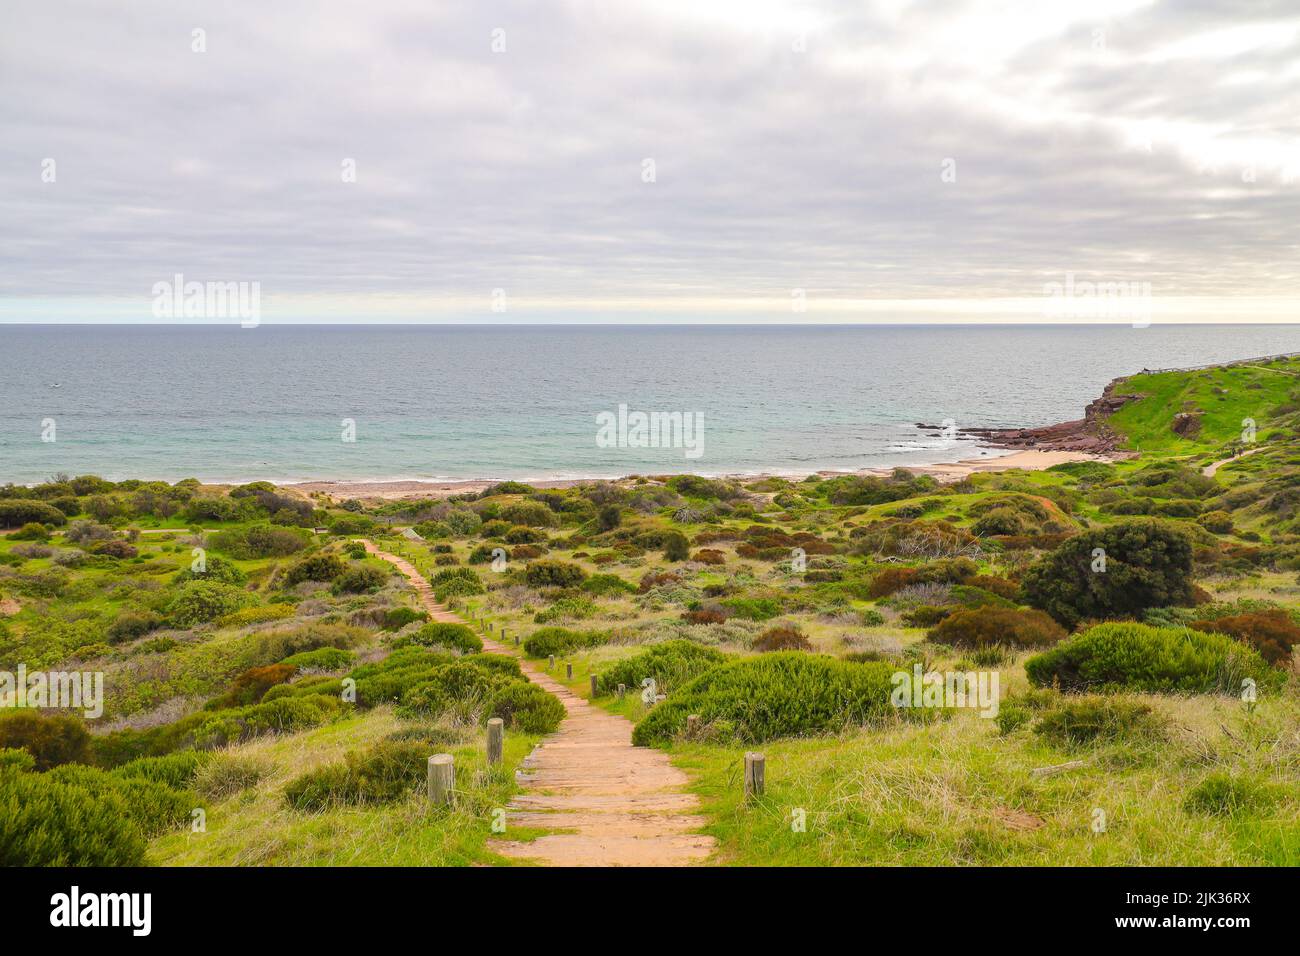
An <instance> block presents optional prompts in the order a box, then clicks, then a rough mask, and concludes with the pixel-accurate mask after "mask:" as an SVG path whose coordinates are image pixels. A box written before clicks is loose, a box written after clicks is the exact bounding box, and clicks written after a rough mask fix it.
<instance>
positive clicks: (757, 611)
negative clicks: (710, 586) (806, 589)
mask: <svg viewBox="0 0 1300 956" xmlns="http://www.w3.org/2000/svg"><path fill="white" fill-rule="evenodd" d="M722 605H723V607H725V608H726V609H727V610H728V611H729V612H730V614H731V616H732V617H739V618H743V619H745V620H746V621H767V620H771V619H772V618H774V617H776V616H777V615H778V614H780V613H781V611H782V610H783V607H782V605H781V600H780V599H779V598H743V597H735V598H727V599H726V600H724V601H723V602H722Z"/></svg>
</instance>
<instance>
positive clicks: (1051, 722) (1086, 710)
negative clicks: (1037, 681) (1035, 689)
mask: <svg viewBox="0 0 1300 956" xmlns="http://www.w3.org/2000/svg"><path fill="white" fill-rule="evenodd" d="M1164 725H1165V721H1164V719H1163V718H1162V717H1161V716H1160V715H1159V714H1157V713H1156V712H1155V711H1153V710H1152V709H1151V708H1150V707H1149V706H1148V705H1146V704H1143V703H1141V702H1140V701H1133V700H1125V699H1124V698H1122V697H1080V698H1077V699H1075V700H1067V701H1062V702H1061V703H1060V704H1058V705H1057V706H1056V707H1054V708H1052V709H1051V710H1048V711H1046V712H1044V713H1043V714H1042V715H1041V717H1040V718H1039V721H1038V723H1037V724H1036V725H1035V726H1034V733H1036V734H1038V735H1039V736H1040V737H1042V738H1043V739H1044V740H1048V741H1050V742H1052V743H1054V744H1057V745H1060V746H1067V747H1077V746H1082V745H1085V744H1092V743H1111V742H1113V741H1117V740H1130V741H1132V740H1156V739H1159V738H1160V737H1161V736H1162V735H1163V732H1164Z"/></svg>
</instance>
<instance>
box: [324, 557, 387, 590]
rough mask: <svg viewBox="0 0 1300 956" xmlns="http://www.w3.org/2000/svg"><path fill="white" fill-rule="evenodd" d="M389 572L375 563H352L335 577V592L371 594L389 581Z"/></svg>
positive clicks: (333, 587) (332, 588) (333, 588)
mask: <svg viewBox="0 0 1300 956" xmlns="http://www.w3.org/2000/svg"><path fill="white" fill-rule="evenodd" d="M388 577H389V572H388V571H387V570H386V569H385V568H381V567H377V566H375V565H373V564H352V565H351V566H349V567H348V569H347V570H346V571H344V572H343V573H342V574H340V575H339V576H338V577H336V578H335V579H334V584H333V586H332V587H331V588H330V590H331V591H333V593H335V594H369V593H372V592H374V591H378V590H379V589H380V588H382V587H383V586H384V585H385V584H387V583H388Z"/></svg>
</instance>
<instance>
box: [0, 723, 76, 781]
mask: <svg viewBox="0 0 1300 956" xmlns="http://www.w3.org/2000/svg"><path fill="white" fill-rule="evenodd" d="M0 747H4V748H14V749H21V750H25V751H27V753H29V754H31V756H32V759H33V760H35V762H36V769H37V770H49V769H50V768H51V767H57V766H59V765H60V764H65V763H90V762H91V761H92V759H93V751H92V749H91V739H90V731H88V730H87V729H86V725H85V724H84V723H83V722H82V721H81V720H80V719H79V718H77V717H73V716H71V715H70V714H53V715H46V714H42V713H39V712H37V711H34V710H15V711H10V712H8V713H0Z"/></svg>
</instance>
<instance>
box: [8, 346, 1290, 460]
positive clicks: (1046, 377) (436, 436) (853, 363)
mask: <svg viewBox="0 0 1300 956" xmlns="http://www.w3.org/2000/svg"><path fill="white" fill-rule="evenodd" d="M1297 350H1300V327H1296V326H1277V325H1273V326H1153V327H1151V328H1147V329H1134V328H1131V327H1128V326H1067V327H1061V326H1051V327H1049V326H1032V327H1025V326H920V327H917V326H855V327H843V326H840V327H830V326H821V327H815V326H814V327H809V326H803V327H793V326H698V327H680V326H641V327H627V326H600V327H591V326H582V327H577V326H569V327H554V326H551V327H538V326H532V327H501V326H496V327H487V328H483V327H468V326H261V327H260V328H256V329H241V328H238V327H235V326H230V327H227V326H0V482H3V481H14V482H34V481H40V480H43V479H45V478H47V477H49V476H50V475H52V474H55V473H58V472H66V473H69V474H83V473H95V474H100V475H103V476H104V477H106V478H112V479H121V478H126V477H139V478H162V479H167V480H176V479H179V478H184V477H191V476H192V477H196V478H200V479H203V480H205V481H247V480H254V479H263V478H264V479H269V480H272V481H291V480H307V479H320V478H334V479H399V478H427V479H445V478H524V479H542V478H570V477H611V476H618V475H625V474H633V473H662V472H674V471H693V472H698V473H703V474H730V473H753V472H760V471H776V472H787V473H801V472H809V471H814V470H818V469H850V468H860V467H878V466H895V465H911V464H924V463H927V462H937V461H952V460H954V459H956V458H960V457H970V456H972V455H978V454H980V451H979V449H978V448H976V447H974V446H972V445H970V444H969V443H966V442H957V441H949V440H945V439H942V438H934V437H927V434H926V433H925V432H923V431H921V430H919V429H917V428H916V427H915V425H916V423H917V422H926V423H942V422H944V421H945V420H951V421H952V422H954V423H955V424H956V425H957V426H959V427H966V426H979V425H987V426H1012V425H1027V426H1032V425H1045V424H1050V423H1053V422H1057V421H1063V420H1067V419H1071V418H1078V417H1080V416H1081V414H1082V411H1083V407H1084V406H1085V405H1086V404H1087V403H1088V402H1089V401H1091V400H1092V399H1093V398H1095V397H1096V396H1097V395H1098V394H1099V393H1100V391H1101V389H1102V388H1103V387H1104V386H1105V384H1106V383H1107V382H1108V381H1110V380H1111V379H1112V378H1114V377H1116V376H1119V375H1123V374H1128V373H1131V372H1135V371H1138V370H1140V369H1142V368H1144V367H1146V368H1163V367H1171V366H1185V365H1195V364H1204V363H1209V362H1216V361H1224V360H1228V359H1233V358H1242V357H1247V356H1252V355H1265V354H1274V353H1280V352H1289V351H1297ZM56 386H57V387H56ZM620 404H626V405H627V406H628V408H629V410H631V411H638V410H639V411H643V412H647V413H649V412H679V413H690V414H692V415H695V416H702V419H700V421H702V432H701V434H702V438H703V441H702V445H701V448H700V455H699V456H698V457H695V458H688V457H687V455H686V452H687V449H685V448H682V447H674V448H638V447H626V446H623V447H618V446H615V447H600V446H599V445H598V444H597V430H598V429H597V416H598V415H599V414H600V413H601V412H614V411H616V410H617V408H618V406H619V405H620ZM50 419H52V420H53V424H54V431H53V437H54V438H55V440H54V441H52V442H46V441H42V440H41V436H42V422H43V421H46V420H50ZM345 419H350V420H351V421H352V422H354V423H355V439H356V440H355V441H352V442H347V441H343V440H342V438H343V436H344V424H343V423H344V420H345ZM46 432H47V434H48V433H49V430H48V428H47V429H46Z"/></svg>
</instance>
